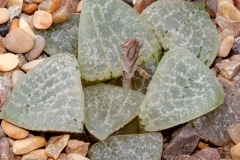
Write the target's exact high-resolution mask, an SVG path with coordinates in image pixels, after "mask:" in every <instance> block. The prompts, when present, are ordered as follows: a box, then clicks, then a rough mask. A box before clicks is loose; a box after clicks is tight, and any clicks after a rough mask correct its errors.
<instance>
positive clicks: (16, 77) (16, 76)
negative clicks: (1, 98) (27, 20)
mask: <svg viewBox="0 0 240 160" xmlns="http://www.w3.org/2000/svg"><path fill="white" fill-rule="evenodd" d="M24 76H25V73H24V72H23V71H21V70H15V71H14V72H13V74H12V84H13V87H15V85H16V84H18V83H19V82H20V81H21V80H22V79H23V77H24Z"/></svg>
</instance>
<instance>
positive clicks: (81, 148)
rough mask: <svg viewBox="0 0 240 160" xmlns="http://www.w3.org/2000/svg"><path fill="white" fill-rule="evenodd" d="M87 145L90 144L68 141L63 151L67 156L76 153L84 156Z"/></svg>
mask: <svg viewBox="0 0 240 160" xmlns="http://www.w3.org/2000/svg"><path fill="white" fill-rule="evenodd" d="M89 145H90V143H85V142H83V141H78V140H75V139H74V140H69V141H68V143H67V146H66V148H65V151H66V153H67V154H70V153H76V154H81V155H82V156H86V155H87V152H88V147H89Z"/></svg>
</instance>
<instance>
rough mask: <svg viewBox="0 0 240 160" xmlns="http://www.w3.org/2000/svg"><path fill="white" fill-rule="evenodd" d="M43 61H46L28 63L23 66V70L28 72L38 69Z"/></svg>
mask: <svg viewBox="0 0 240 160" xmlns="http://www.w3.org/2000/svg"><path fill="white" fill-rule="evenodd" d="M42 61H44V59H39V60H33V61H31V62H28V63H26V64H24V65H23V66H22V70H23V71H24V72H28V71H30V70H31V69H33V68H34V67H36V66H37V65H38V64H40V63H41V62H42Z"/></svg>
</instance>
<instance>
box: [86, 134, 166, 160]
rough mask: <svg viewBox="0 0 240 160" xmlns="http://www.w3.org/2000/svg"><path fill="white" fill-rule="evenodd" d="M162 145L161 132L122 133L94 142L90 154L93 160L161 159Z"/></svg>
mask: <svg viewBox="0 0 240 160" xmlns="http://www.w3.org/2000/svg"><path fill="white" fill-rule="evenodd" d="M162 147H163V137H162V134H161V133H160V132H158V133H145V134H134V135H120V136H111V137H109V138H108V139H106V140H105V141H104V142H98V143H96V144H94V145H93V146H92V147H91V148H90V150H89V152H88V155H89V157H90V158H91V160H103V159H104V160H118V159H119V160H147V159H148V160H159V159H161V155H162Z"/></svg>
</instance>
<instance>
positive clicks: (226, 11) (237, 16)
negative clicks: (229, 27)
mask: <svg viewBox="0 0 240 160" xmlns="http://www.w3.org/2000/svg"><path fill="white" fill-rule="evenodd" d="M217 16H222V17H224V18H227V19H230V20H236V21H238V20H240V13H239V11H238V9H237V8H236V7H234V5H232V4H230V3H228V2H221V3H220V4H219V5H218V12H217Z"/></svg>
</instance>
